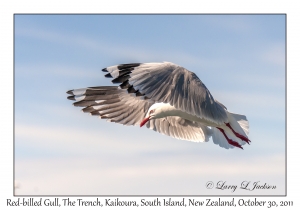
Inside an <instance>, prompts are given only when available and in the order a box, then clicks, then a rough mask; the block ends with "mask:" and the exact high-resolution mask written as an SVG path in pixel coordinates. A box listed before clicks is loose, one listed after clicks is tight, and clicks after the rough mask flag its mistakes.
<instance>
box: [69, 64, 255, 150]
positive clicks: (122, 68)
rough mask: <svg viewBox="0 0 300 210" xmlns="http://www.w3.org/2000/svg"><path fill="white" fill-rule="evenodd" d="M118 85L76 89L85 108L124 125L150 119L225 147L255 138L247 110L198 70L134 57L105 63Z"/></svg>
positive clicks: (154, 125)
mask: <svg viewBox="0 0 300 210" xmlns="http://www.w3.org/2000/svg"><path fill="white" fill-rule="evenodd" d="M102 71H104V72H108V73H107V74H106V75H105V77H110V78H114V79H113V80H112V82H113V83H120V85H119V87H118V86H99V87H90V88H83V89H76V90H70V91H68V92H67V93H69V94H70V95H71V96H69V97H68V98H69V99H71V100H76V102H75V103H74V105H75V106H83V107H85V108H84V109H83V111H84V112H90V113H91V114H92V115H99V116H100V117H101V118H104V119H108V120H109V121H111V122H117V123H120V124H123V125H140V126H141V127H142V126H143V125H146V126H147V127H148V128H150V129H153V130H155V131H158V132H160V133H163V134H166V135H169V136H172V137H174V138H178V139H184V140H190V141H196V142H204V141H208V140H209V138H210V137H212V139H213V142H214V143H215V144H218V145H219V146H221V147H223V148H227V149H228V148H234V147H239V148H242V145H244V144H245V143H248V144H249V142H250V140H249V139H248V136H247V135H248V129H249V124H248V121H247V119H246V117H245V116H244V115H239V114H234V113H230V112H228V111H227V109H226V107H225V106H224V105H223V104H221V103H220V102H218V101H217V100H215V99H214V98H213V96H212V95H211V94H210V92H209V91H208V89H207V88H206V86H205V85H204V84H203V83H202V82H201V80H200V79H199V78H198V77H197V76H196V75H195V74H194V73H192V72H190V71H188V70H186V69H184V68H183V67H181V66H178V65H176V64H173V63H169V62H164V63H143V64H140V63H132V64H121V65H117V66H112V67H108V68H105V69H103V70H102Z"/></svg>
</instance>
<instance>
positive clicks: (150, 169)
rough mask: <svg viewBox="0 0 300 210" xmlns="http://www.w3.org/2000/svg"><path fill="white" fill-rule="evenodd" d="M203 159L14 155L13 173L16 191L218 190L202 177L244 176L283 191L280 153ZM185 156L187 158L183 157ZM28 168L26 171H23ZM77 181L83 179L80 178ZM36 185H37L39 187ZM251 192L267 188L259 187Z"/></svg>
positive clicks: (236, 179) (158, 192) (234, 179)
mask: <svg viewBox="0 0 300 210" xmlns="http://www.w3.org/2000/svg"><path fill="white" fill-rule="evenodd" d="M205 158H208V157H203V159H202V160H194V161H191V158H183V157H182V156H179V157H177V158H175V159H174V158H173V159H172V160H168V159H163V160H162V159H160V158H159V159H156V160H152V162H151V163H148V164H147V165H143V164H140V165H136V164H135V165H134V164H130V163H126V164H123V165H120V163H121V162H120V163H117V164H111V165H107V164H106V159H90V158H80V159H79V158H77V159H76V158H73V159H69V158H63V159H59V158H57V159H51V160H50V159H40V160H37V159H34V160H33V159H23V160H17V161H16V168H17V170H16V177H17V178H18V180H19V181H20V182H21V183H22V186H23V187H22V188H20V189H19V191H18V194H19V195H28V194H29V195H30V194H37V195H38V194H40V195H84V194H87V195H101V194H102V195H107V194H111V195H120V194H123V195H124V194H127V195H128V194H129V195H132V194H136V195H140V194H156V195H164V194H182V192H184V191H186V189H185V188H189V191H188V193H187V194H200V195H201V194H203V195H205V194H211V193H212V194H214V193H215V194H220V192H219V191H212V192H210V191H209V192H208V191H207V189H206V188H205V187H204V186H205V183H206V182H207V181H217V180H223V181H227V183H234V184H239V182H241V181H244V180H250V181H257V180H259V181H261V182H262V183H264V182H267V183H269V184H273V185H277V186H278V189H277V190H276V191H275V192H271V193H274V194H276V193H277V194H283V193H284V191H283V190H284V189H283V185H284V183H283V182H282V181H280V180H283V177H284V158H283V157H281V156H270V157H267V158H265V159H264V161H261V159H260V157H257V158H254V159H253V158H252V157H251V158H249V159H243V160H241V161H237V162H236V163H233V162H231V164H224V163H223V162H220V161H219V160H218V159H215V158H213V157H211V156H210V157H209V161H205ZM188 160H189V161H190V162H186V161H188ZM245 163H246V164H245ZM274 163H276V164H274ZM28 168H30V169H31V170H30V171H28ZM26 169H27V170H26ZM220 172H222V173H220ZM270 176H272V178H270ZM87 177H88V178H87ZM274 178H275V179H274ZM78 180H82V183H81V182H78ZM174 181H175V183H177V184H174ZM172 183H173V184H172ZM183 183H184V184H183ZM166 186H168V187H166ZM35 189H39V190H38V192H36V191H35ZM227 193H228V192H227ZM247 193H248V194H249V192H247ZM253 194H270V192H269V191H267V190H261V191H259V192H253Z"/></svg>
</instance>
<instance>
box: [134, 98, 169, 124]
mask: <svg viewBox="0 0 300 210" xmlns="http://www.w3.org/2000/svg"><path fill="white" fill-rule="evenodd" d="M170 107H172V106H171V105H170V104H166V103H155V104H153V105H152V106H151V107H150V108H149V109H148V112H147V114H146V117H145V119H143V120H142V122H141V124H140V127H142V126H143V125H145V124H146V123H147V122H148V121H149V120H151V119H158V118H163V117H166V116H168V110H169V109H170Z"/></svg>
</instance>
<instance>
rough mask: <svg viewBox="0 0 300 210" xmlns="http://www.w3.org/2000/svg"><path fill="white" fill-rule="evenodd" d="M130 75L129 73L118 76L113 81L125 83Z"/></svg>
mask: <svg viewBox="0 0 300 210" xmlns="http://www.w3.org/2000/svg"><path fill="white" fill-rule="evenodd" d="M129 78H130V76H129V75H128V74H125V75H123V76H120V77H117V78H115V79H113V80H112V83H114V84H115V83H123V82H124V81H126V80H128V79H129Z"/></svg>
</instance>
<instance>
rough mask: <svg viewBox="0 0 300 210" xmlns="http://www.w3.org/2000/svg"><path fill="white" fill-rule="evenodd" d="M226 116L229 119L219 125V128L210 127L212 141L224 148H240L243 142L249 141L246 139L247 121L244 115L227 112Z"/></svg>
mask: <svg viewBox="0 0 300 210" xmlns="http://www.w3.org/2000/svg"><path fill="white" fill-rule="evenodd" d="M227 116H228V121H229V122H228V123H226V124H225V125H224V126H220V127H219V128H218V127H216V128H215V127H213V128H212V134H211V136H212V139H213V142H214V143H215V144H217V145H219V146H220V147H223V148H226V149H231V148H234V147H240V148H242V146H243V145H244V144H245V143H249V142H250V140H249V139H248V134H249V122H248V120H247V118H246V116H245V115H240V114H234V113H231V112H227ZM226 136H227V138H228V139H229V140H228V139H227V138H226ZM230 140H231V141H232V142H231V141H230Z"/></svg>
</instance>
